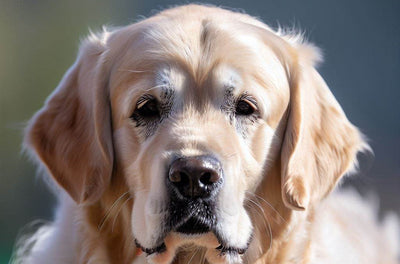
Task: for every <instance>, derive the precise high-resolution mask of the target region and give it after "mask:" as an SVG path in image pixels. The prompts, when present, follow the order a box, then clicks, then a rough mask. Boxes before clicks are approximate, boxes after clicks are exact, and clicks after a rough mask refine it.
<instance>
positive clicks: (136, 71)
mask: <svg viewBox="0 0 400 264" xmlns="http://www.w3.org/2000/svg"><path fill="white" fill-rule="evenodd" d="M118 71H121V72H132V73H145V72H151V71H140V70H128V69H118Z"/></svg>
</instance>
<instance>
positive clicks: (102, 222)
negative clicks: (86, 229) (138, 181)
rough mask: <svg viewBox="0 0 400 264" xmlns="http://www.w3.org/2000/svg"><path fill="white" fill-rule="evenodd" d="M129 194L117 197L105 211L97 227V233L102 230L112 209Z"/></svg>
mask: <svg viewBox="0 0 400 264" xmlns="http://www.w3.org/2000/svg"><path fill="white" fill-rule="evenodd" d="M127 194H129V191H127V192H124V193H123V194H122V195H121V196H120V197H118V198H117V199H116V200H115V202H114V203H113V204H112V205H111V207H110V208H109V209H108V210H107V212H106V214H105V215H104V216H103V218H102V219H101V221H100V223H99V225H98V226H97V229H98V230H99V231H101V229H102V228H103V226H104V224H105V222H106V221H107V220H108V217H109V216H110V213H111V211H112V210H113V209H114V207H115V206H116V205H117V204H118V203H119V201H121V200H122V198H124V196H125V195H127Z"/></svg>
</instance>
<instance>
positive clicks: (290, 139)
mask: <svg viewBox="0 0 400 264" xmlns="http://www.w3.org/2000/svg"><path fill="white" fill-rule="evenodd" d="M302 45H303V46H302V47H296V49H297V53H298V56H297V57H296V59H295V61H297V62H295V64H296V65H294V66H293V71H294V72H293V73H292V80H291V87H290V90H291V91H290V105H289V109H288V110H289V111H288V112H289V117H288V121H287V127H286V132H285V136H284V142H283V147H282V154H281V162H282V183H281V184H282V196H283V201H284V203H285V205H286V206H288V207H289V208H292V209H295V210H304V209H305V208H307V206H308V204H309V203H310V202H313V201H316V200H320V199H322V198H323V197H324V196H326V195H327V194H328V193H329V192H330V191H331V190H332V189H333V187H334V186H335V185H336V183H337V182H338V180H339V179H340V178H341V176H342V175H343V174H345V173H346V172H347V171H349V170H351V169H352V168H353V166H354V164H355V162H356V154H357V152H358V151H360V150H362V149H363V148H365V147H366V146H367V144H366V143H365V142H364V141H363V139H362V135H361V133H360V132H359V131H358V129H357V128H356V127H355V126H353V125H352V124H351V123H350V122H349V120H348V119H347V118H346V116H345V114H344V112H343V110H342V108H341V107H340V105H339V103H338V102H337V101H336V99H335V97H334V96H333V95H332V93H331V92H330V90H329V88H328V86H327V85H326V83H325V81H324V80H323V79H322V77H321V76H320V75H319V73H318V72H317V71H316V69H315V68H314V66H313V61H312V60H313V57H314V58H315V57H317V56H318V53H317V52H318V51H317V50H314V47H312V46H306V44H302Z"/></svg>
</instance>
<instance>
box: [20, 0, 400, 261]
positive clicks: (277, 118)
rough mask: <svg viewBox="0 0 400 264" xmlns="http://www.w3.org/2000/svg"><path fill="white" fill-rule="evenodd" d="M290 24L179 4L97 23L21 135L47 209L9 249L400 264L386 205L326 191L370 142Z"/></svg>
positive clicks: (56, 256)
mask: <svg viewBox="0 0 400 264" xmlns="http://www.w3.org/2000/svg"><path fill="white" fill-rule="evenodd" d="M320 61H321V55H320V52H319V50H318V48H316V47H315V46H314V45H312V44H310V43H307V42H306V41H304V40H303V38H302V37H301V34H294V33H292V32H287V31H286V32H285V31H284V30H273V29H271V28H270V27H269V26H267V25H266V24H264V23H263V22H261V21H259V20H257V19H255V18H253V17H251V16H249V15H246V14H244V13H238V12H234V11H230V10H225V9H221V8H217V7H212V6H202V5H186V6H180V7H176V8H172V9H168V10H165V11H162V12H160V13H158V14H156V15H154V16H152V17H150V18H148V19H144V20H142V21H140V22H137V23H135V24H132V25H129V26H126V27H121V28H115V29H113V30H107V29H104V31H103V32H101V33H98V34H91V35H90V36H89V37H88V38H87V39H86V40H84V41H83V42H82V44H81V47H80V50H79V54H78V57H77V60H76V62H75V63H74V65H73V66H72V67H71V68H70V69H69V70H68V71H67V73H66V74H65V76H64V77H63V79H62V81H61V82H60V84H59V86H58V87H57V88H56V89H55V91H54V92H53V93H52V95H51V96H50V97H49V98H48V99H47V101H46V103H45V105H44V107H43V108H42V109H41V110H40V111H39V112H38V113H36V114H35V116H34V117H33V118H32V119H31V121H30V122H29V125H28V127H27V129H26V134H25V135H26V136H25V146H26V148H27V149H28V150H29V151H30V152H31V154H32V156H33V157H34V158H36V159H37V161H38V163H39V164H40V165H41V166H43V167H44V169H45V171H46V172H47V174H48V175H50V178H51V180H52V182H53V183H54V185H55V187H54V189H55V190H56V193H57V196H58V198H59V208H58V211H57V214H56V217H55V220H54V222H52V223H51V224H48V225H44V226H43V227H41V228H40V229H39V230H38V231H37V232H36V233H34V234H33V235H32V236H30V237H29V238H27V239H25V242H24V244H25V245H24V246H21V247H20V249H19V250H18V252H19V253H18V254H17V258H16V259H17V262H18V263H33V264H36V263H41V264H43V263H45V264H46V263H52V264H54V263H62V264H67V263H96V264H97V263H104V264H108V263H110V264H111V263H119V264H121V263H123V264H124V263H130V264H132V263H134V264H139V263H153V264H169V263H185V264H188V263H210V264H214V263H215V264H217V263H226V264H233V263H249V264H250V263H259V264H261V263H263V264H267V263H274V264H279V263H292V264H315V263H324V264H329V263H335V264H336V263H351V264H355V263H363V264H366V263H376V264H377V263H382V264H383V263H385V264H394V263H398V262H397V259H396V257H397V256H396V255H397V254H398V253H399V250H398V249H399V241H398V236H397V234H398V233H396V232H397V231H396V218H395V217H393V216H388V217H386V218H385V219H384V223H378V221H377V220H376V219H375V218H376V217H375V212H374V211H373V210H372V209H371V208H370V206H369V205H368V204H367V203H366V202H365V201H363V200H362V198H360V197H359V196H358V195H357V194H355V193H354V192H353V191H341V192H336V191H333V190H334V188H335V186H336V185H338V182H339V181H340V180H341V178H342V177H343V175H345V174H349V173H351V172H353V171H354V170H355V169H356V155H357V153H358V152H361V151H365V150H368V148H369V147H368V144H367V143H366V141H365V139H364V137H363V135H362V134H361V133H360V132H359V130H358V129H357V128H356V127H355V126H354V125H352V124H351V123H350V122H349V120H348V119H347V118H346V116H345V114H344V112H343V110H342V109H341V107H340V105H339V104H338V102H337V101H336V99H335V97H334V96H333V95H332V93H331V92H330V90H329V88H328V87H327V85H326V83H325V82H324V80H323V79H322V77H321V76H320V75H319V73H318V72H317V70H316V68H315V67H316V65H317V64H318V63H319V62H320Z"/></svg>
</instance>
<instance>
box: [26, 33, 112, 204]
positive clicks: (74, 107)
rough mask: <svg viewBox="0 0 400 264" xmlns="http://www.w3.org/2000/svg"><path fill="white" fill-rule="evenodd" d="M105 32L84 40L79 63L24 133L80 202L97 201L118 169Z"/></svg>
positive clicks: (27, 142)
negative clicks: (114, 159)
mask: <svg viewBox="0 0 400 264" xmlns="http://www.w3.org/2000/svg"><path fill="white" fill-rule="evenodd" d="M106 35H107V32H104V33H103V35H101V36H95V35H92V36H91V37H89V38H88V39H86V40H85V41H84V42H83V43H82V45H81V47H80V50H79V54H78V58H77V60H76V62H75V63H74V65H72V67H71V68H70V69H69V70H68V72H67V73H66V74H65V75H64V77H63V79H62V80H61V82H60V84H59V85H58V87H57V89H55V91H54V92H53V93H52V95H51V96H50V97H49V98H48V99H47V101H46V104H45V106H44V107H43V108H42V109H41V110H40V111H39V112H38V113H36V115H35V116H34V117H33V118H32V119H31V121H30V123H29V125H28V127H27V130H26V134H25V146H26V147H27V148H29V149H30V150H32V152H33V154H34V155H35V156H36V157H37V158H38V159H39V160H40V162H41V163H42V164H43V165H44V166H45V167H46V168H47V171H48V172H49V174H50V175H51V176H52V178H53V179H54V180H55V182H56V183H57V184H58V185H59V186H60V187H62V188H63V189H64V190H65V191H66V192H67V193H68V194H69V195H70V196H71V198H72V199H74V200H75V201H76V202H77V203H93V202H95V201H97V200H98V199H99V198H100V197H101V195H102V194H103V192H104V190H105V188H106V187H107V186H108V183H109V181H110V179H111V174H112V169H113V145H112V129H111V114H110V112H111V110H110V106H109V105H110V103H109V96H108V87H107V85H108V79H107V78H108V77H107V76H108V74H107V73H106V68H107V67H106V65H108V61H107V58H106V56H105V55H106V51H107V48H106V43H105V41H106V40H105V38H106Z"/></svg>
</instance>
